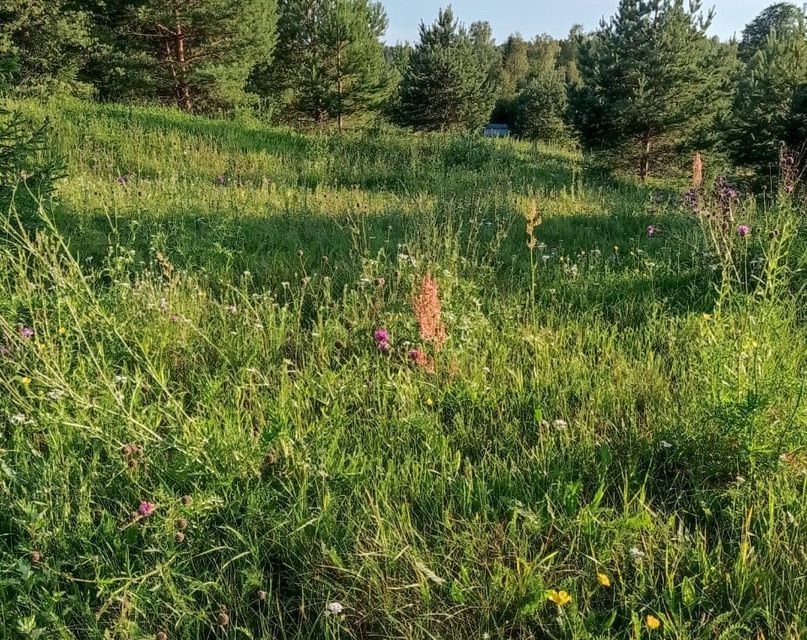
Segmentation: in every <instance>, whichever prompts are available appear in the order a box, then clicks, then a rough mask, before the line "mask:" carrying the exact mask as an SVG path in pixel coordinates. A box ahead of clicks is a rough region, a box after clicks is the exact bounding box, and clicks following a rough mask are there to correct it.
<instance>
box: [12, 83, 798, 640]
mask: <svg viewBox="0 0 807 640" xmlns="http://www.w3.org/2000/svg"><path fill="white" fill-rule="evenodd" d="M11 106H13V107H15V108H17V109H19V110H21V111H22V112H23V113H24V114H25V115H26V117H28V118H30V119H31V120H32V121H34V122H41V121H42V120H43V119H44V118H46V117H48V118H49V119H50V136H51V142H52V146H53V148H54V149H55V150H56V152H57V153H58V154H59V155H60V156H61V157H62V158H63V161H64V178H63V179H62V180H61V181H60V182H59V183H58V188H57V190H56V193H55V195H54V197H53V198H47V199H41V198H40V199H38V198H36V197H35V196H36V194H35V193H26V186H25V183H24V182H20V184H19V185H18V195H19V196H20V197H19V198H18V199H17V204H16V205H12V206H10V207H8V208H7V210H4V211H2V212H1V214H0V348H2V352H0V500H1V502H0V637H2V638H15V639H16V638H43V639H44V638H47V639H51V638H59V639H62V638H81V639H99V640H101V639H104V640H111V639H121V640H124V639H145V638H158V639H161V640H162V639H166V638H171V639H173V638H182V639H187V640H192V639H198V638H233V639H234V638H250V639H255V640H258V639H270V638H272V639H275V638H277V639H282V640H286V639H288V640H292V639H300V640H302V639H305V640H308V639H312V640H313V639H319V638H329V639H337V638H338V639H340V640H344V639H350V638H356V639H365V638H367V639H370V638H405V639H418V640H419V639H423V640H426V639H446V640H449V639H457V640H459V639H473V638H477V639H480V640H481V639H482V638H491V639H528V638H534V639H544V638H551V639H594V638H614V639H639V638H659V639H661V638H669V639H680V640H684V639H704V640H706V639H715V638H719V639H723V640H727V639H737V640H748V639H752V640H761V639H763V638H765V639H767V640H776V639H783V640H795V639H800V638H804V637H807V613H805V612H807V529H806V527H807V398H805V388H804V387H805V377H807V376H806V375H805V372H806V371H807V326H805V319H807V314H805V300H807V296H805V283H807V278H806V277H805V273H807V271H805V270H806V269H807V242H805V231H807V227H806V226H805V225H806V224H807V223H806V222H805V221H806V220H807V218H805V214H804V211H805V210H807V206H805V205H804V204H803V201H802V200H801V196H800V195H799V193H800V189H797V190H796V192H795V193H794V194H792V195H791V194H786V193H780V194H772V193H770V191H769V192H767V193H766V195H764V196H761V197H758V198H752V197H749V196H745V195H740V196H739V197H736V198H735V197H734V196H733V195H728V196H727V195H726V194H724V193H717V194H713V193H712V191H711V190H709V189H706V190H705V192H704V194H703V195H702V196H701V197H700V200H699V202H698V203H697V205H696V206H694V207H688V206H686V204H685V203H684V201H683V199H682V194H683V193H684V192H685V191H686V190H687V189H688V187H689V184H688V180H687V179H682V180H680V181H673V180H669V181H664V182H661V181H659V182H656V183H652V184H648V185H643V184H640V183H638V182H637V181H635V180H634V179H632V178H624V179H623V178H620V177H619V176H616V177H615V176H604V175H599V174H597V173H596V172H594V171H593V170H591V169H590V168H589V167H587V166H586V165H585V163H584V162H583V158H582V156H579V155H578V154H577V153H576V152H575V151H572V150H568V149H564V148H552V147H546V146H541V145H535V144H531V143H526V142H517V141H511V140H488V139H483V138H481V137H479V136H474V135H470V136H459V135H438V134H435V135H422V136H420V135H405V134H402V133H394V132H390V131H388V130H384V129H380V130H378V131H368V132H364V133H345V134H343V135H326V134H302V133H296V132H292V131H291V130H285V129H279V128H268V127H265V126H263V125H260V124H256V123H253V122H250V121H244V122H238V121H224V120H212V119H206V118H202V117H192V116H186V115H181V114H180V113H178V112H177V111H174V110H169V109H159V108H135V107H123V106H103V105H96V104H91V103H85V102H80V101H76V100H68V99H58V100H53V101H51V102H50V103H46V102H42V101H40V102H34V101H17V102H12V103H11ZM708 168H709V167H708V158H707V170H708ZM743 226H747V227H748V233H747V234H746V233H745V232H744V231H743V232H740V231H739V229H740V227H743Z"/></svg>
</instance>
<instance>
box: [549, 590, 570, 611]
mask: <svg viewBox="0 0 807 640" xmlns="http://www.w3.org/2000/svg"><path fill="white" fill-rule="evenodd" d="M546 597H547V598H548V599H550V600H551V601H552V602H554V603H555V604H556V605H558V606H559V607H564V606H566V605H567V604H569V603H570V602H571V601H572V596H570V595H569V594H568V593H566V592H565V591H555V590H554V589H550V590H549V591H548V592H547V594H546Z"/></svg>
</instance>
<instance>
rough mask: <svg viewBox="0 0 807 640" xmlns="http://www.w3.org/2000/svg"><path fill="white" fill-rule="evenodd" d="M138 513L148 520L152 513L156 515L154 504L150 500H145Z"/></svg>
mask: <svg viewBox="0 0 807 640" xmlns="http://www.w3.org/2000/svg"><path fill="white" fill-rule="evenodd" d="M137 512H138V513H139V514H140V515H141V516H143V517H144V518H148V517H149V516H150V515H151V514H152V513H154V503H153V502H149V501H148V500H143V502H141V503H140V506H139V507H138V508H137Z"/></svg>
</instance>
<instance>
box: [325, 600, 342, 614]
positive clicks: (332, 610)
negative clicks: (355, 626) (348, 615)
mask: <svg viewBox="0 0 807 640" xmlns="http://www.w3.org/2000/svg"><path fill="white" fill-rule="evenodd" d="M342 611H344V607H343V606H342V603H341V602H329V603H328V604H327V605H325V615H326V616H338V615H340V614H341V613H342Z"/></svg>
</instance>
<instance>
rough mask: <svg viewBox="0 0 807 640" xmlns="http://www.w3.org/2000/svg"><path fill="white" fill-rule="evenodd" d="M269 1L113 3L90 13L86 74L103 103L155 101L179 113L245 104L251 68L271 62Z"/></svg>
mask: <svg viewBox="0 0 807 640" xmlns="http://www.w3.org/2000/svg"><path fill="white" fill-rule="evenodd" d="M276 9H277V6H276V0H167V1H164V0H138V1H137V2H123V1H120V0H114V1H113V2H112V3H111V5H110V6H107V5H106V4H105V3H101V4H100V5H99V6H98V8H97V9H96V13H95V16H96V17H97V19H98V20H97V22H96V29H97V31H98V40H99V42H100V45H99V48H98V50H97V52H96V53H97V55H96V59H95V64H94V73H93V75H94V76H95V77H96V78H97V81H98V83H99V85H100V86H101V87H102V95H103V96H104V97H106V98H107V99H113V100H119V99H122V98H127V97H130V96H131V97H139V98H141V99H143V98H145V99H153V98H157V99H160V100H163V101H166V102H173V103H175V104H176V105H177V106H179V107H180V108H182V109H184V110H185V111H188V112H191V111H202V112H205V111H207V112H210V111H231V110H232V109H234V108H236V107H239V106H242V105H245V104H248V103H249V102H250V101H251V99H252V98H251V97H250V96H249V95H248V94H247V92H246V91H245V85H246V82H247V79H248V77H249V74H250V73H251V71H252V69H253V68H254V67H255V66H256V65H258V64H260V63H266V62H268V61H269V60H270V59H271V55H272V51H273V48H274V45H275V26H276V22H277V11H276Z"/></svg>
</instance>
